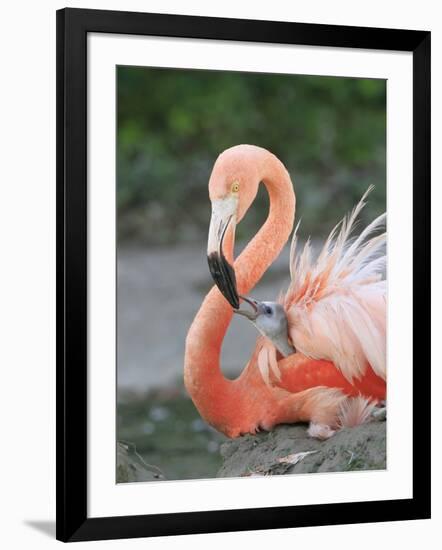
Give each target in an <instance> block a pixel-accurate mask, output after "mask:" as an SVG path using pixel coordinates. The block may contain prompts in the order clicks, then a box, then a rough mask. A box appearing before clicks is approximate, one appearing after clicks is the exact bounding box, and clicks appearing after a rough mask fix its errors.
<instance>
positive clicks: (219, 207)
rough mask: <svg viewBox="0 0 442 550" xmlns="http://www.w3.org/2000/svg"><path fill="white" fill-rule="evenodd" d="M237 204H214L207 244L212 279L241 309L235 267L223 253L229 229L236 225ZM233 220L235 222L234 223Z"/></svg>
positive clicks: (233, 303) (220, 202)
mask: <svg viewBox="0 0 442 550" xmlns="http://www.w3.org/2000/svg"><path fill="white" fill-rule="evenodd" d="M235 209H236V204H235V203H234V202H232V201H225V200H221V201H217V202H214V203H212V218H211V220H210V228H209V238H208V243H207V261H208V264H209V269H210V273H211V275H212V278H213V280H214V282H215V284H216V286H217V287H218V288H219V290H220V292H221V293H222V295H223V296H224V297H225V298H226V300H227V301H228V302H229V304H230V305H231V306H232V307H233V308H234V309H238V308H239V296H238V291H237V289H236V277H235V271H234V269H233V267H232V266H231V265H230V264H229V262H228V261H227V260H226V258H225V256H224V252H223V240H224V236H225V234H226V231H227V228H228V227H229V225H230V224H231V223H232V224H234V223H235V222H234V215H235ZM232 220H233V221H232Z"/></svg>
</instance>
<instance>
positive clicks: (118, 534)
mask: <svg viewBox="0 0 442 550" xmlns="http://www.w3.org/2000/svg"><path fill="white" fill-rule="evenodd" d="M91 32H94V33H114V34H115V33H118V34H130V35H151V36H167V37H178V38H180V37H181V38H204V39H215V40H235V41H249V42H266V43H278V44H298V45H310V46H331V47H344V48H367V49H376V50H396V51H406V52H412V54H413V205H414V206H413V224H414V225H413V227H414V228H413V342H414V346H413V349H414V352H413V354H414V356H413V408H414V409H413V410H414V411H417V410H418V411H419V419H418V422H414V423H413V498H410V499H406V500H387V501H385V500H384V501H376V502H351V503H342V504H321V505H306V506H293V507H277V508H253V509H246V510H244V509H241V510H223V511H210V512H192V513H168V514H151V515H139V516H121V517H100V518H88V516H87V480H88V472H87V292H88V288H87V231H88V226H87V81H86V75H87V34H88V33H91ZM430 39H431V38H430V33H429V32H424V31H413V30H394V29H382V28H362V27H344V26H335V25H316V24H315V25H313V24H305V23H286V22H274V21H253V20H239V19H219V18H211V17H194V16H182V15H162V14H149V13H130V12H117V11H100V10H83V9H63V10H60V11H58V12H57V534H56V536H57V538H58V539H59V540H61V541H85V540H97V539H116V538H129V537H147V536H159V535H178V534H186V533H213V532H220V531H240V530H256V529H273V528H283V527H299V526H313V525H332V524H341V523H348V524H350V523H362V522H377V521H395V520H407V519H423V518H429V517H430Z"/></svg>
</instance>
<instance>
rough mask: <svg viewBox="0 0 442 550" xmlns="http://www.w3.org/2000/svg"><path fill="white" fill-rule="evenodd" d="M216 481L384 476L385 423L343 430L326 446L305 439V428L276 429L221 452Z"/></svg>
mask: <svg viewBox="0 0 442 550" xmlns="http://www.w3.org/2000/svg"><path fill="white" fill-rule="evenodd" d="M221 455H222V457H223V465H222V467H221V469H220V470H219V472H218V474H217V477H244V476H263V475H285V474H305V473H313V472H346V471H354V470H384V469H385V468H386V422H385V421H380V422H370V423H368V424H363V425H361V426H358V427H356V428H346V429H343V430H341V431H339V432H338V433H336V434H335V435H334V436H333V437H331V438H330V439H328V440H326V441H318V440H317V439H312V438H311V437H309V436H308V435H307V426H306V425H299V424H298V425H291V426H288V425H287V426H286V425H282V426H277V427H276V428H275V429H273V430H272V431H271V432H262V433H258V434H257V435H246V436H243V437H239V438H237V439H232V440H229V441H227V442H226V443H224V444H223V445H222V446H221Z"/></svg>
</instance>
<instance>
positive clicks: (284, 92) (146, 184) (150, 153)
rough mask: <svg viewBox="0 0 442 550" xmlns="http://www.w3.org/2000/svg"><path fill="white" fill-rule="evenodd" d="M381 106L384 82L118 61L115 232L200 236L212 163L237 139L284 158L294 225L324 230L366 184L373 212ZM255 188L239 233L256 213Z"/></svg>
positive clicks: (381, 169) (368, 215)
mask: <svg viewBox="0 0 442 550" xmlns="http://www.w3.org/2000/svg"><path fill="white" fill-rule="evenodd" d="M385 104H386V86H385V81H384V80H374V79H355V78H335V77H317V76H298V75H272V74H256V73H236V72H217V71H196V70H177V69H152V68H139V67H119V68H118V188H117V189H118V191H117V194H118V197H117V198H118V213H119V223H118V231H119V237H120V238H121V239H123V240H126V241H127V240H128V239H137V240H141V241H143V242H145V243H148V244H168V243H174V242H177V241H180V240H187V241H191V240H198V239H200V238H201V234H202V233H203V232H206V231H207V224H208V217H209V213H210V205H209V203H208V196H207V182H208V178H209V175H210V171H211V168H212V166H213V163H214V161H215V159H216V157H217V156H218V155H219V153H221V152H222V151H223V150H224V149H226V148H228V147H231V146H233V145H237V144H240V143H250V144H254V145H259V146H261V147H265V148H267V149H269V150H270V151H272V152H273V153H275V154H276V155H277V156H278V157H279V158H280V159H281V160H282V162H283V163H284V164H285V165H286V167H287V169H288V170H289V172H290V174H291V176H292V179H293V181H294V183H295V190H296V194H297V207H298V215H300V216H301V217H302V220H303V222H302V231H303V233H304V234H305V233H308V234H313V235H315V234H319V233H321V234H322V233H324V232H328V231H329V230H330V229H331V227H332V226H334V225H335V223H336V222H337V221H338V220H339V219H341V218H342V216H343V213H345V212H346V211H348V210H349V209H351V208H352V207H353V205H354V204H355V203H356V202H357V201H358V199H359V198H360V196H361V195H362V194H363V192H364V191H365V190H366V188H367V187H368V185H369V184H374V185H375V186H376V187H375V191H374V192H373V193H372V194H371V197H370V202H369V205H368V207H367V209H366V211H365V212H364V215H363V218H364V217H365V219H366V220H368V219H372V218H373V216H374V215H375V214H379V213H380V212H381V211H382V210H383V209H384V208H385V154H386V110H385ZM261 194H262V196H261V195H260V196H259V197H258V200H257V202H256V204H255V205H254V207H253V208H252V209H251V211H250V213H249V214H248V216H247V218H246V219H245V221H244V223H243V224H242V228H241V226H239V233H238V237H239V238H241V237H242V236H243V235H248V234H249V233H248V231H250V230H251V229H252V228H253V227H255V226H256V223H257V219H258V218H259V219H261V218H262V216H263V213H264V211H265V209H266V208H267V204H266V197H265V195H264V193H261Z"/></svg>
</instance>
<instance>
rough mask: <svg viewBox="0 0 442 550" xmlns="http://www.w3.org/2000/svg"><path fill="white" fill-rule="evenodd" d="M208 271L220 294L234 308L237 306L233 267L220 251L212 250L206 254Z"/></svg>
mask: <svg viewBox="0 0 442 550" xmlns="http://www.w3.org/2000/svg"><path fill="white" fill-rule="evenodd" d="M207 262H208V264H209V269H210V273H211V275H212V278H213V280H214V281H215V284H216V286H217V287H218V288H219V290H220V292H221V294H222V295H223V296H224V297H225V299H226V300H227V301H228V302H229V304H230V305H231V306H232V307H233V308H234V309H238V308H239V296H238V292H237V290H236V277H235V271H234V269H233V267H232V266H231V265H230V264H229V262H228V261H227V260H226V258H225V257H224V254H223V253H222V251H221V252H220V253H218V252H212V253H211V254H209V255H208V256H207Z"/></svg>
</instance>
